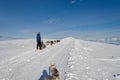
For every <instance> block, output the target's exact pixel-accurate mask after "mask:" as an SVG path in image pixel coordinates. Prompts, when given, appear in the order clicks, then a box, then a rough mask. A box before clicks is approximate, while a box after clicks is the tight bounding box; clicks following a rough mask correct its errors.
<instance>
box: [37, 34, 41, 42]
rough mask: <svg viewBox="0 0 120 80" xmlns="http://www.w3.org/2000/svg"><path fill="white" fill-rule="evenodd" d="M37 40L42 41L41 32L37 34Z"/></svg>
mask: <svg viewBox="0 0 120 80" xmlns="http://www.w3.org/2000/svg"><path fill="white" fill-rule="evenodd" d="M36 41H37V42H41V36H40V34H37V36H36Z"/></svg>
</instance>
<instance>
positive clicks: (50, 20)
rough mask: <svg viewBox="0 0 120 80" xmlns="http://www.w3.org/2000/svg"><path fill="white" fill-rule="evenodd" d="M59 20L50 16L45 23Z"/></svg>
mask: <svg viewBox="0 0 120 80" xmlns="http://www.w3.org/2000/svg"><path fill="white" fill-rule="evenodd" d="M58 21H59V18H49V19H47V20H45V21H44V23H50V24H51V23H56V22H58Z"/></svg>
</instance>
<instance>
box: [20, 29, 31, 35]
mask: <svg viewBox="0 0 120 80" xmlns="http://www.w3.org/2000/svg"><path fill="white" fill-rule="evenodd" d="M21 32H22V33H24V34H30V33H31V32H32V31H31V30H30V29H23V30H21Z"/></svg>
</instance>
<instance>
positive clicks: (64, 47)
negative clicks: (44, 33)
mask: <svg viewBox="0 0 120 80" xmlns="http://www.w3.org/2000/svg"><path fill="white" fill-rule="evenodd" d="M43 41H44V42H45V41H46V40H45V39H43ZM35 48H36V41H35V40H34V39H22V40H8V41H0V80H43V79H44V77H46V76H48V75H49V74H50V73H49V66H50V64H51V63H55V64H56V67H57V69H58V70H59V74H60V79H61V80H120V46H117V45H112V44H104V43H97V42H90V41H83V40H78V39H74V38H72V37H69V38H65V39H62V40H61V42H60V43H56V44H55V45H53V46H50V45H49V46H47V47H46V48H45V49H43V50H36V49H35Z"/></svg>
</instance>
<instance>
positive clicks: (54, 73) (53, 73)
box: [45, 64, 60, 80]
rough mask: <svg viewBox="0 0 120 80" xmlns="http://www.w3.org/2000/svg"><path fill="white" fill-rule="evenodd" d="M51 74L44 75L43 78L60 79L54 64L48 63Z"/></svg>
mask: <svg viewBox="0 0 120 80" xmlns="http://www.w3.org/2000/svg"><path fill="white" fill-rule="evenodd" d="M50 73H51V76H48V77H46V79H45V80H60V77H59V72H58V69H57V68H56V66H55V64H51V65H50Z"/></svg>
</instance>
